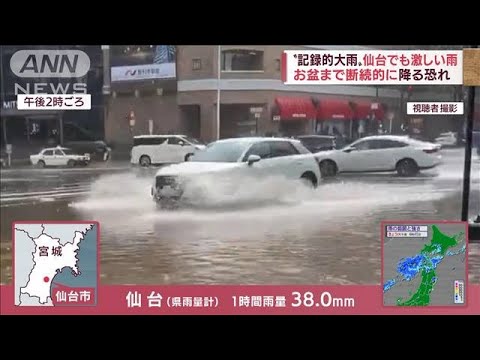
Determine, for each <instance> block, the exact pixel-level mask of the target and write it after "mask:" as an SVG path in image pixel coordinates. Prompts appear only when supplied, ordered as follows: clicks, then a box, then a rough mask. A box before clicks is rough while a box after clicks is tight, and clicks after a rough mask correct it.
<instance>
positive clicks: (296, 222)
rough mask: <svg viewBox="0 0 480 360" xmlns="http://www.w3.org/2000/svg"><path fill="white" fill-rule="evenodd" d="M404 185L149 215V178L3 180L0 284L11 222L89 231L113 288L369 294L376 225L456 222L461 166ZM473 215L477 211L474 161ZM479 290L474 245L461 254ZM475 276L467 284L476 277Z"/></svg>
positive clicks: (375, 179)
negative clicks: (80, 226) (364, 288)
mask: <svg viewBox="0 0 480 360" xmlns="http://www.w3.org/2000/svg"><path fill="white" fill-rule="evenodd" d="M444 158H445V163H444V164H443V165H442V166H441V167H440V168H438V169H436V170H432V171H429V172H426V173H424V174H422V175H421V176H419V177H416V178H411V179H401V178H397V177H395V176H392V175H389V174H387V175H383V174H382V175H368V176H358V175H355V176H342V177H340V178H339V179H337V180H335V181H332V182H329V183H324V184H322V185H321V186H320V187H319V189H317V190H315V191H312V190H309V189H303V188H299V187H298V186H297V185H292V184H290V183H285V182H281V181H272V182H269V183H268V184H265V183H259V184H257V185H255V186H253V187H251V188H249V190H248V191H245V192H243V193H242V195H241V197H242V198H240V199H234V200H235V201H233V202H232V204H234V203H236V202H243V203H247V204H248V203H249V202H250V201H253V200H255V198H258V195H259V194H262V197H263V198H265V196H266V197H267V198H268V196H270V197H271V201H269V202H268V203H269V204H268V205H264V206H250V207H247V208H241V209H239V208H237V207H235V206H233V205H232V206H225V207H224V208H222V209H221V210H219V209H216V210H208V211H207V210H179V211H175V212H166V211H158V210H156V209H155V206H154V204H153V203H152V201H151V199H150V184H151V181H152V177H153V171H140V170H133V169H129V168H128V167H127V168H125V169H121V168H118V169H112V170H111V171H93V170H92V171H81V172H80V171H77V172H74V171H69V170H63V171H58V170H52V171H49V170H48V171H44V170H40V171H39V170H35V171H27V170H23V172H17V171H15V170H9V171H5V172H4V171H2V179H1V187H2V188H1V210H2V211H1V250H2V252H1V260H2V262H1V266H2V277H1V281H2V282H5V281H7V280H8V279H10V276H11V268H10V260H11V252H10V247H11V242H10V241H11V222H12V221H13V220H75V219H78V220H98V221H100V224H101V235H102V240H101V241H102V242H101V272H102V281H103V282H104V283H115V284H120V283H123V284H133V283H136V284H162V283H169V284H207V283H209V284H374V283H379V282H380V239H379V234H380V221H381V220H385V219H397V220H402V219H406V220H407V219H408V220H411V219H418V220H422V219H424V220H428V219H439V220H440V219H442V220H443V219H450V220H458V219H459V216H460V212H461V211H460V209H461V187H462V180H461V178H462V174H463V170H462V168H463V157H462V151H460V150H448V151H445V154H444ZM472 177H473V178H472V185H471V187H472V196H471V201H470V209H471V214H472V216H473V214H474V213H478V212H480V178H479V177H480V162H479V160H478V159H477V158H475V159H474V169H473V170H472ZM470 255H471V257H470V261H469V264H470V273H471V280H473V281H475V282H477V283H479V282H480V246H479V245H471V246H470ZM3 270H6V271H3ZM475 274H476V275H475Z"/></svg>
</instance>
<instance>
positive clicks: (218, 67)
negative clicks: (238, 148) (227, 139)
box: [216, 45, 222, 140]
mask: <svg viewBox="0 0 480 360" xmlns="http://www.w3.org/2000/svg"><path fill="white" fill-rule="evenodd" d="M217 53H218V54H217V117H216V120H217V124H216V131H217V134H216V135H217V136H216V138H217V140H219V139H220V80H221V78H220V75H221V73H222V50H221V45H218V47H217Z"/></svg>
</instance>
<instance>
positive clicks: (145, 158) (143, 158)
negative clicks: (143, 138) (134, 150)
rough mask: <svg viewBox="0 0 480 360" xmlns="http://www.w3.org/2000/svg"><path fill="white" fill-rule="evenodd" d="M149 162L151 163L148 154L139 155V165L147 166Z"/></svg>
mask: <svg viewBox="0 0 480 360" xmlns="http://www.w3.org/2000/svg"><path fill="white" fill-rule="evenodd" d="M151 163H152V160H151V159H150V156H147V155H142V156H141V157H140V165H141V166H144V167H147V166H150V164H151Z"/></svg>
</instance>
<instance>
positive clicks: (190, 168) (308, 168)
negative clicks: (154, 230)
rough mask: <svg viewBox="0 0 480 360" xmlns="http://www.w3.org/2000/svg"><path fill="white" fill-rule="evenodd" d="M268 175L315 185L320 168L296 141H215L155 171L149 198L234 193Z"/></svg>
mask: <svg viewBox="0 0 480 360" xmlns="http://www.w3.org/2000/svg"><path fill="white" fill-rule="evenodd" d="M271 176H276V177H279V178H283V179H287V180H294V181H299V182H303V183H306V184H307V185H308V186H311V187H316V186H317V184H318V182H319V180H320V168H319V166H318V163H317V161H316V160H315V157H314V156H313V154H312V153H311V152H310V151H308V150H307V149H306V148H305V147H304V146H303V145H302V143H301V142H300V141H298V140H294V139H281V138H236V139H225V140H219V141H216V142H213V143H211V144H209V145H208V146H207V147H206V148H205V149H204V150H201V151H198V152H197V153H195V155H193V156H192V157H191V158H190V159H189V160H188V161H187V162H184V163H180V164H174V165H169V166H166V167H164V168H161V169H160V170H158V172H157V173H156V175H155V181H154V183H153V186H152V197H153V199H154V200H155V201H156V202H157V204H159V205H160V207H164V205H170V204H172V202H173V203H177V202H178V201H177V200H180V199H182V201H186V202H187V203H188V202H189V198H190V199H193V200H194V201H195V200H196V198H197V197H201V193H202V187H203V188H204V187H205V186H206V187H208V188H209V191H213V192H215V191H218V192H225V191H226V192H228V193H235V191H237V190H238V189H239V188H242V187H243V188H245V187H247V188H248V187H249V183H250V184H251V183H252V182H253V183H254V182H256V181H259V180H262V179H266V178H268V177H271Z"/></svg>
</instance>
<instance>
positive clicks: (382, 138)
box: [315, 135, 441, 177]
mask: <svg viewBox="0 0 480 360" xmlns="http://www.w3.org/2000/svg"><path fill="white" fill-rule="evenodd" d="M440 149H441V145H438V144H433V143H430V142H425V141H420V140H416V139H412V138H410V137H408V136H392V135H378V136H368V137H364V138H362V139H359V140H357V141H355V142H353V143H352V144H350V145H348V146H346V147H344V148H343V149H340V150H333V151H326V152H319V153H316V154H315V157H316V158H317V161H318V162H319V165H320V172H321V174H322V176H323V177H331V176H335V175H336V174H337V173H343V172H389V171H396V172H397V173H398V174H399V175H400V176H413V175H416V174H417V173H418V172H419V171H420V170H422V169H430V168H434V167H435V166H437V165H438V164H440V163H441V155H440Z"/></svg>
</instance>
